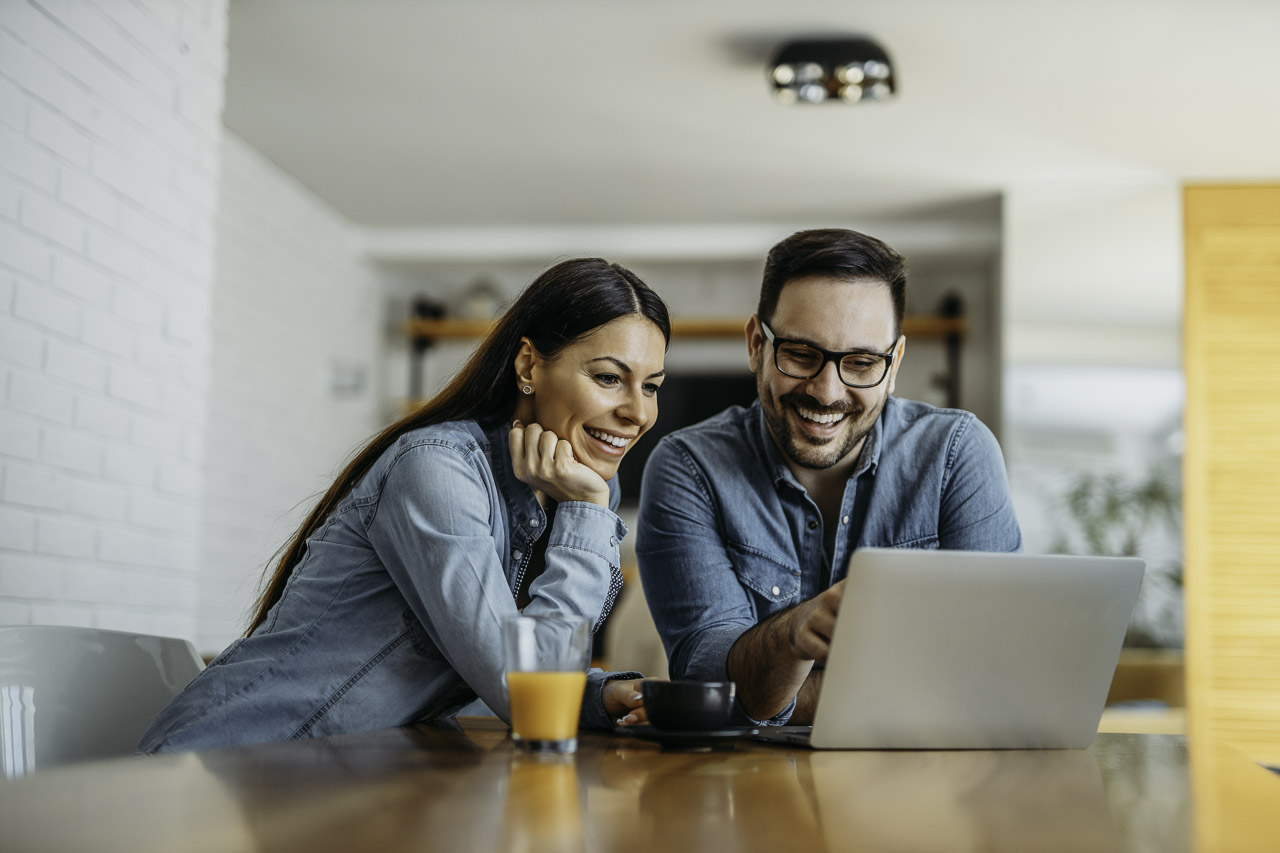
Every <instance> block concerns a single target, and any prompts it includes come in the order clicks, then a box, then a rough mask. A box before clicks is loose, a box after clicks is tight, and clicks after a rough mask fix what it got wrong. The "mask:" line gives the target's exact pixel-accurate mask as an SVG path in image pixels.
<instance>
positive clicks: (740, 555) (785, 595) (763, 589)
mask: <svg viewBox="0 0 1280 853" xmlns="http://www.w3.org/2000/svg"><path fill="white" fill-rule="evenodd" d="M729 551H730V556H731V559H732V560H733V567H734V571H736V572H737V575H738V582H739V583H741V584H742V585H743V586H744V587H746V588H747V589H749V590H751V592H753V593H755V599H756V601H755V603H756V610H757V615H758V616H760V617H763V616H765V615H768V614H770V613H774V612H776V611H778V610H782V609H783V608H785V607H790V606H791V605H792V604H793V603H794V602H795V599H796V597H797V596H798V595H799V594H800V572H799V570H798V569H796V568H795V567H794V566H792V565H788V564H787V563H784V562H782V561H781V560H778V559H775V558H774V557H771V556H769V555H767V554H764V553H762V552H760V551H757V550H755V549H754V548H750V547H748V546H745V545H737V546H730V548H729Z"/></svg>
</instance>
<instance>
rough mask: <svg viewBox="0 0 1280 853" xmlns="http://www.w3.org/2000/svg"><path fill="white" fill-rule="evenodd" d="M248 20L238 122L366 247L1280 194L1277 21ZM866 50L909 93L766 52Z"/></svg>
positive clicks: (1018, 0) (811, 3) (892, 10)
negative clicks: (777, 47)
mask: <svg viewBox="0 0 1280 853" xmlns="http://www.w3.org/2000/svg"><path fill="white" fill-rule="evenodd" d="M230 7H231V13H230V14H231V29H230V32H231V35H230V58H229V71H228V85H227V104H226V114H225V121H226V124H227V126H228V127H229V128H231V129H232V130H233V131H234V132H236V133H237V134H239V135H240V136H241V137H243V138H244V139H245V140H247V141H248V142H249V143H250V144H251V145H253V146H254V147H255V148H257V149H258V150H259V151H261V152H262V153H264V154H265V155H266V156H267V157H269V158H270V159H272V160H273V161H275V162H276V163H277V164H279V165H280V166H281V167H283V168H284V169H285V170H286V171H288V172H289V173H291V174H292V175H294V176H295V177H297V178H298V179H299V180H300V181H302V182H303V183H304V184H305V185H307V186H308V187H309V188H311V189H312V190H313V191H314V192H316V193H317V194H318V195H319V196H320V197H321V198H323V199H324V200H325V201H327V202H328V203H329V204H330V205H332V206H333V207H334V208H336V209H337V210H338V211H339V212H340V213H342V214H343V215H344V216H346V217H347V218H349V219H350V220H351V221H353V222H354V223H356V224H358V225H361V226H366V227H375V228H377V227H397V228H422V227H436V228H439V227H451V228H467V227H492V226H529V225H536V226H543V227H554V226H563V225H587V226H615V225H628V224H645V225H650V226H668V225H678V224H686V223H703V224H706V223H719V224H731V223H738V222H785V221H801V220H814V219H822V218H823V217H830V218H833V219H838V220H839V221H849V220H865V219H871V218H875V219H877V220H880V219H884V218H886V217H888V218H892V217H903V216H906V215H908V214H916V215H919V214H920V213H922V212H924V211H926V210H928V209H930V208H934V207H937V206H947V205H952V204H954V203H956V202H960V201H965V200H969V199H975V198H984V197H987V198H989V197H990V196H992V195H994V194H996V193H999V192H1000V191H1001V190H1002V189H1004V188H1006V187H1008V186H1011V185H1016V184H1018V183H1021V182H1026V181H1040V180H1062V181H1087V180H1116V181H1126V180H1130V179H1132V180H1134V181H1147V180H1157V181H1159V180H1259V179H1270V180H1275V179H1276V178H1277V177H1280V108H1278V107H1277V100H1278V99H1277V96H1276V87H1277V85H1280V49H1278V48H1277V42H1278V41H1280V2H1276V0H1256V2H1246V0H1215V2H1190V0H1128V1H1127V2H1126V0H1108V2H1095V0H1072V2H1059V1H1058V0H1040V2H1036V1H1035V0H882V2H880V3H878V4H873V3H866V2H823V0H792V1H791V2H788V3H780V2H759V0H701V2H699V0H678V2H677V0H641V1H640V2H629V3H623V2H611V0H548V1H547V2H533V0H521V1H520V2H499V0H468V2H444V0H231V4H230ZM850 32H853V33H865V34H868V35H871V36H873V37H875V38H876V39H877V40H879V41H880V42H881V43H882V44H883V45H884V46H885V47H886V48H887V50H888V51H889V53H890V56H891V57H892V58H893V59H894V61H895V64H896V66H897V76H898V81H899V86H900V96H899V97H898V98H896V99H894V100H893V101H891V102H889V103H885V104H865V105H861V106H844V105H823V106H818V107H807V108H805V107H783V106H780V105H778V104H775V103H774V102H773V100H772V99H771V97H770V96H769V94H768V91H767V89H766V82H765V76H764V71H763V67H762V63H761V59H762V55H763V54H766V53H767V52H768V46H769V45H771V44H773V43H775V42H777V41H781V40H783V38H784V37H785V36H788V35H797V34H811V33H833V34H834V33H850ZM955 209H957V210H960V211H963V210H965V209H966V208H965V207H964V206H960V207H958V208H955Z"/></svg>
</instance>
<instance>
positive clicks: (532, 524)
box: [529, 518, 542, 527]
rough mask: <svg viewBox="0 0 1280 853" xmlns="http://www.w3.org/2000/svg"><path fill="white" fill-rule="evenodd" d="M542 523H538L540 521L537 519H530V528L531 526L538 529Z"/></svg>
mask: <svg viewBox="0 0 1280 853" xmlns="http://www.w3.org/2000/svg"><path fill="white" fill-rule="evenodd" d="M541 523H542V522H540V521H538V519H536V518H531V519H529V526H530V527H537V526H538V525H539V524H541Z"/></svg>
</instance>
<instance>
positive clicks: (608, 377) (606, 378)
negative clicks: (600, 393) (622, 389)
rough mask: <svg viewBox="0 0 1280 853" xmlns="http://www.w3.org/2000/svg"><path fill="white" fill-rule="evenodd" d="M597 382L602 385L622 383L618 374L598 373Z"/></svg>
mask: <svg viewBox="0 0 1280 853" xmlns="http://www.w3.org/2000/svg"><path fill="white" fill-rule="evenodd" d="M596 381H597V382H599V383H600V384H601V385H617V384H618V383H619V382H620V381H622V380H620V379H619V378H618V374H616V373H597V374H596Z"/></svg>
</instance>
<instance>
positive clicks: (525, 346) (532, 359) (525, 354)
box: [515, 338, 542, 385]
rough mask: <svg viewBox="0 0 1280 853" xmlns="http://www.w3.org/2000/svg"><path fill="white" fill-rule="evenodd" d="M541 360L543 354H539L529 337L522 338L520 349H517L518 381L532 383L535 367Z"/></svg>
mask: <svg viewBox="0 0 1280 853" xmlns="http://www.w3.org/2000/svg"><path fill="white" fill-rule="evenodd" d="M541 361H542V356H540V355H538V351H537V350H536V349H534V346H533V342H532V341H531V340H529V339H528V338H521V339H520V349H518V350H516V358H515V368H516V382H518V383H519V384H521V385H532V384H533V381H534V376H533V374H534V369H535V368H536V367H538V365H539V363H540V362H541Z"/></svg>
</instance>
